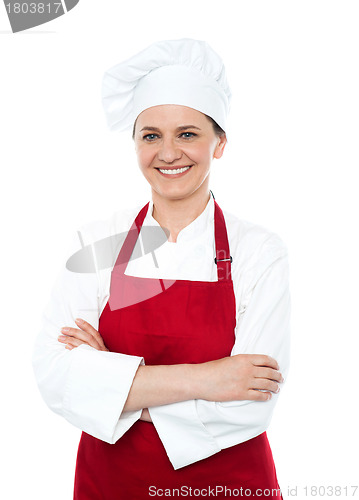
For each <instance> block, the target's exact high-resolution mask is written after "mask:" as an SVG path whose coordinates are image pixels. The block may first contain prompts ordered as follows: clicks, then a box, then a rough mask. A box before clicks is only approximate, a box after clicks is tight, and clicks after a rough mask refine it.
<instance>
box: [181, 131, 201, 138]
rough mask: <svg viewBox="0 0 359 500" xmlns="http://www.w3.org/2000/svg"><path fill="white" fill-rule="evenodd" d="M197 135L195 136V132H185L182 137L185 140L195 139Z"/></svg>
mask: <svg viewBox="0 0 359 500" xmlns="http://www.w3.org/2000/svg"><path fill="white" fill-rule="evenodd" d="M196 135H197V134H194V133H193V132H183V133H182V134H181V137H183V138H184V139H192V137H195V136H196Z"/></svg>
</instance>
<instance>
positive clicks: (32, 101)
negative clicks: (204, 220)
mask: <svg viewBox="0 0 359 500" xmlns="http://www.w3.org/2000/svg"><path fill="white" fill-rule="evenodd" d="M358 25H359V5H358V2H357V1H349V0H341V1H339V0H338V1H335V2H334V1H329V0H326V1H318V0H310V1H308V0H301V1H296V2H295V1H289V0H286V1H269V0H266V1H260V0H256V1H234V0H232V1H221V2H219V1H218V0H216V1H213V0H205V1H203V0H192V1H186V2H177V1H176V2H175V1H169V0H166V1H163V0H156V1H155V2H150V1H148V0H147V1H142V0H141V1H140V0H136V1H133V2H127V1H126V2H124V1H119V0H106V2H99V1H97V2H95V1H94V0H86V1H85V0H82V1H80V3H79V4H78V5H77V7H75V8H74V9H73V10H72V11H70V12H69V13H68V14H66V15H64V16H62V17H60V18H58V19H57V20H54V21H52V22H50V23H47V24H45V25H42V26H39V27H37V28H34V29H33V30H29V31H27V32H24V33H17V34H12V33H11V31H10V25H9V22H8V19H7V16H6V11H5V7H4V6H3V5H2V4H1V5H0V31H1V33H0V44H1V45H0V65H1V66H0V71H1V78H0V141H1V148H0V155H1V229H2V236H3V238H2V246H1V259H2V278H1V283H2V286H1V332H2V342H1V351H2V356H1V363H0V367H1V400H2V404H1V408H2V409H1V413H0V415H1V452H2V454H3V455H4V457H5V458H6V465H5V466H4V465H3V466H2V473H3V478H2V480H1V483H0V495H1V498H3V499H4V500H12V499H16V500H19V499H26V498H36V499H37V500H66V499H71V498H72V489H73V478H74V470H75V460H76V452H77V446H78V441H79V438H80V434H81V431H80V430H79V429H77V428H75V427H73V426H71V425H70V424H69V423H68V422H67V421H65V420H64V419H62V418H61V417H59V416H57V415H55V414H54V413H52V412H51V411H50V410H49V409H48V408H47V407H46V405H45V404H44V402H43V401H42V399H41V396H40V394H39V392H38V389H37V386H36V384H35V379H34V376H33V372H32V367H31V351H32V345H33V342H34V339H35V337H36V335H37V333H38V331H39V328H40V324H41V315H42V311H43V309H44V307H45V304H46V302H47V300H48V299H49V294H50V290H51V287H52V285H53V282H54V279H55V276H56V275H57V273H58V272H59V270H60V269H61V267H62V266H63V265H64V263H65V252H66V249H67V245H68V243H69V238H70V236H71V235H72V234H73V231H74V230H76V228H77V227H78V226H79V225H81V224H83V223H85V222H87V221H91V220H93V219H101V218H103V217H108V216H109V215H110V214H111V213H112V212H113V211H114V210H118V209H120V208H121V207H124V206H126V205H129V204H130V205H131V206H134V205H136V204H140V203H143V204H145V203H146V202H147V201H148V200H149V199H150V190H149V187H148V185H147V184H146V182H145V180H144V179H143V178H142V177H141V174H140V171H139V169H138V167H137V163H136V158H135V154H134V151H133V144H132V140H131V138H130V133H128V134H124V135H120V134H118V133H113V132H110V131H109V130H108V129H107V128H106V125H105V119H104V115H103V111H102V107H101V100H100V84H101V79H102V74H103V71H104V70H105V69H107V68H108V67H110V66H112V65H114V64H116V63H118V62H120V61H121V60H123V59H125V58H127V57H130V56H131V55H133V54H135V53H136V52H138V51H139V50H141V49H143V48H144V47H145V46H147V45H149V44H150V43H152V42H154V41H156V40H160V39H172V38H182V37H192V38H198V39H202V40H206V41H208V42H209V43H210V44H211V45H212V47H213V48H214V49H215V50H216V51H217V52H218V53H219V54H220V55H221V56H222V58H223V59H224V61H225V64H226V67H227V74H228V78H229V81H230V84H231V88H232V92H233V103H232V110H231V118H230V139H231V141H230V143H229V144H228V146H227V149H226V151H225V155H224V157H223V158H222V159H221V160H217V161H215V163H214V164H213V171H212V174H211V189H212V191H213V192H214V195H215V197H216V201H217V202H218V203H219V205H220V206H222V208H224V209H226V210H228V211H230V212H232V213H235V214H236V215H237V216H238V217H240V218H243V219H247V220H250V221H252V222H255V223H258V224H262V225H264V226H266V227H268V228H269V229H271V230H272V231H275V232H277V233H278V234H279V235H280V236H281V237H282V239H283V240H284V241H285V242H286V244H287V246H288V250H289V254H290V265H291V296H292V360H291V370H290V374H289V377H288V380H287V383H286V385H285V386H284V388H283V391H282V394H281V397H280V398H279V402H278V405H277V408H276V410H275V413H274V417H273V420H272V423H271V425H270V428H269V431H268V436H269V440H270V443H271V446H272V451H273V455H274V459H275V463H276V467H277V473H278V479H279V484H280V485H281V487H282V490H283V494H284V498H287V499H288V498H290V496H291V495H288V488H290V489H292V494H294V493H295V490H293V488H297V492H296V493H297V497H298V498H307V497H313V496H314V494H313V492H312V493H311V491H310V490H309V491H308V492H307V495H305V490H304V487H305V486H308V487H310V486H311V485H314V486H317V487H319V486H325V487H327V486H336V485H337V486H342V487H345V486H347V487H348V490H347V496H348V497H351V496H352V493H353V491H352V490H351V489H350V487H351V486H352V485H357V484H358V483H359V480H358V470H359V468H358V465H359V464H358V444H359V443H358V431H357V427H358V417H359V415H358V410H357V408H358V405H357V399H358V389H357V380H358V334H359V331H358V320H357V314H358V290H357V289H358V280H359V272H358V263H357V259H358V255H359V248H358V247H359V245H358V201H357V200H358V180H357V171H358V167H359V165H358V163H359V162H358V156H359V148H358V137H359V121H358V120H359V119H358V116H359V99H358V89H359V70H358V55H359V54H358V52H359V49H358V47H359V29H358ZM3 403H4V404H3ZM264 404H265V403H264ZM292 496H293V495H292ZM327 497H328V498H329V494H328V491H327ZM336 497H337V498H338V496H336ZM341 497H342V498H345V490H344V489H343V490H342V495H341ZM355 497H356V498H358V497H359V491H357V492H356V495H355Z"/></svg>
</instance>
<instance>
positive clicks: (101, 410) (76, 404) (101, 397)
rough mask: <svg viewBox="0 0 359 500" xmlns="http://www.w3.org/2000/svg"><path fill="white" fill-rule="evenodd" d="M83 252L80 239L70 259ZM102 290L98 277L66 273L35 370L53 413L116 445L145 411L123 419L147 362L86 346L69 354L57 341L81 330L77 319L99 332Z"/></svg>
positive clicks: (47, 316)
mask: <svg viewBox="0 0 359 500" xmlns="http://www.w3.org/2000/svg"><path fill="white" fill-rule="evenodd" d="M80 249H81V242H80V239H79V236H78V235H77V234H76V235H74V236H73V238H72V242H71V244H70V248H69V256H70V255H72V254H74V253H75V252H77V251H78V250H80ZM98 289H99V285H98V276H97V274H96V273H75V272H71V271H69V270H68V269H67V268H66V267H65V266H64V267H63V269H61V271H60V273H59V274H58V276H57V280H56V282H55V284H54V286H53V288H52V292H51V297H50V300H49V302H48V304H47V306H46V308H45V311H44V313H43V318H42V326H41V331H40V332H39V334H38V336H37V338H36V340H35V342H34V346H33V353H32V366H33V370H34V374H35V378H36V382H37V385H38V388H39V390H40V393H41V396H42V398H43V400H44V401H45V403H46V404H47V405H48V407H49V408H50V409H51V410H52V411H54V412H55V413H57V414H59V415H61V416H62V417H64V418H65V419H66V420H68V421H69V422H70V423H71V424H73V425H74V426H76V427H78V428H79V429H81V430H83V431H85V432H87V433H88V434H90V435H92V436H95V437H97V438H99V439H101V440H103V441H106V442H108V443H115V442H116V441H117V440H118V439H119V437H121V436H122V435H123V434H124V432H126V430H127V429H129V428H130V427H131V425H132V424H133V423H134V422H135V421H136V420H138V419H139V418H140V416H141V411H140V410H137V411H130V412H125V413H123V414H122V410H123V406H124V404H125V402H126V399H127V396H128V392H129V390H130V387H131V384H132V381H133V378H134V376H135V373H136V371H137V369H138V367H139V366H140V364H144V360H143V358H141V357H138V356H128V355H125V354H120V353H114V352H108V351H100V350H97V349H95V348H94V347H91V346H89V345H87V344H82V345H80V346H79V347H77V348H76V349H72V350H69V349H66V346H65V344H64V343H60V342H59V341H58V336H59V335H60V334H61V328H62V327H64V326H68V327H72V328H78V325H76V323H75V319H76V318H78V317H80V318H83V319H85V320H86V321H88V322H89V323H90V324H91V325H93V326H94V328H96V329H97V328H98V317H99V310H98V309H99V305H98V298H99V297H98V295H99V294H98Z"/></svg>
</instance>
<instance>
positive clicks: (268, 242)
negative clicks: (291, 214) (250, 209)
mask: <svg viewBox="0 0 359 500" xmlns="http://www.w3.org/2000/svg"><path fill="white" fill-rule="evenodd" d="M222 211H223V215H224V219H225V222H226V227H227V234H228V240H229V245H230V251H231V255H232V257H233V266H234V268H237V269H240V270H244V269H245V270H246V271H247V272H251V273H253V274H255V275H257V276H259V275H260V274H261V273H262V272H264V271H265V270H266V269H267V268H268V267H269V266H270V265H271V264H273V263H274V262H275V261H276V260H278V259H280V258H283V257H287V255H288V247H287V245H286V243H285V242H284V241H283V239H282V238H281V236H280V235H279V234H277V233H276V232H275V231H272V230H271V229H269V228H268V227H266V226H264V225H261V224H257V223H254V222H251V221H248V220H246V219H242V218H240V217H238V216H237V215H235V214H233V213H231V212H229V211H227V210H223V209H222Z"/></svg>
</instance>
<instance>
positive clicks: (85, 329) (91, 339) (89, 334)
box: [57, 319, 109, 351]
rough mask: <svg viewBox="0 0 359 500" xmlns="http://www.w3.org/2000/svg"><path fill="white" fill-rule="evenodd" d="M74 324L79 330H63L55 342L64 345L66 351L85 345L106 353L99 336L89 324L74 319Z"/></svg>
mask: <svg viewBox="0 0 359 500" xmlns="http://www.w3.org/2000/svg"><path fill="white" fill-rule="evenodd" d="M75 321H76V323H77V324H78V325H79V327H80V328H81V329H80V330H78V329H76V328H67V331H64V328H66V327H64V328H62V329H61V332H62V335H60V336H59V337H58V338H57V340H58V341H59V342H63V343H65V344H66V349H69V350H71V349H73V348H74V347H78V346H79V345H81V344H87V345H89V346H91V347H94V348H95V349H97V350H98V351H108V350H109V349H107V347H106V346H105V344H104V341H103V340H102V337H101V335H100V334H99V332H98V331H97V330H95V328H93V327H92V326H91V325H90V323H87V322H86V321H84V320H80V319H76V320H75Z"/></svg>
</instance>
